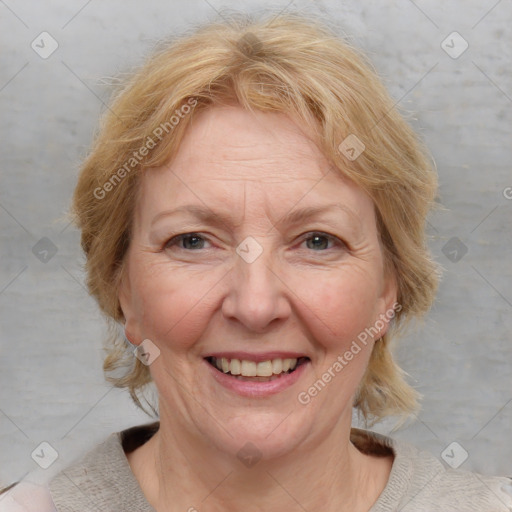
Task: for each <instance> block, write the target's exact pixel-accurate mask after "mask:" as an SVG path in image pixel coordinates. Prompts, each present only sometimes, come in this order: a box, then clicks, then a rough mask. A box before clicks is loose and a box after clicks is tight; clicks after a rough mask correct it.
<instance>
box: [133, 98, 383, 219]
mask: <svg viewBox="0 0 512 512" xmlns="http://www.w3.org/2000/svg"><path fill="white" fill-rule="evenodd" d="M141 188H142V198H141V203H142V204H141V205H140V206H141V207H142V208H143V209H144V210H147V209H150V210H155V209H158V208H164V207H169V205H170V203H172V205H173V206H179V204H180V203H185V202H186V203H190V202H191V201H195V202H198V203H205V204H208V205H209V206H212V207H216V206H223V207H224V208H226V203H227V204H228V205H232V206H233V207H236V206H237V205H238V203H240V202H241V201H242V199H241V198H242V197H243V202H244V205H247V200H248V196H250V197H251V198H252V199H253V201H252V202H253V205H254V206H255V207H258V206H260V207H261V208H263V209H265V210H268V211H273V210H276V208H277V209H279V206H280V205H281V206H282V207H283V208H287V209H289V208H290V207H291V206H293V204H295V203H297V201H301V203H302V204H301V206H310V205H318V204H321V203H322V202H326V201H329V202H331V203H332V202H336V201H340V203H343V204H348V205H349V206H351V207H352V209H354V210H356V213H358V211H362V210H368V208H369V209H371V210H372V211H373V205H372V203H371V200H370V199H369V197H368V196H367V195H366V194H365V193H364V192H363V191H362V190H361V189H360V188H359V187H357V186H356V185H355V184H353V183H352V182H350V181H348V179H346V178H343V177H342V176H341V175H340V173H339V171H336V170H334V169H333V167H332V166H331V165H330V164H329V162H328V161H327V159H326V158H325V156H324V155H323V154H322V152H321V151H320V150H319V148H318V147H317V146H316V145H315V143H314V142H313V141H312V140H311V138H310V137H308V135H307V134H306V133H305V132H304V131H303V130H301V128H300V127H299V126H298V125H297V124H296V123H295V122H293V121H292V120H291V119H290V118H289V117H288V116H286V115H285V114H282V113H267V112H265V113H264V112H259V111H256V112H249V111H247V110H244V109H242V108H240V107H231V106H229V107H214V108H211V109H208V110H206V111H203V112H201V113H200V114H199V115H198V116H197V117H196V118H195V119H194V120H193V122H192V124H191V125H190V126H189V128H188V130H187V132H186V134H185V136H184V138H183V139H182V142H181V145H180V148H179V150H178V152H177V154H176V155H175V157H174V159H173V160H172V161H171V162H169V163H168V164H167V165H164V166H162V167H160V168H156V169H150V170H148V171H147V172H146V173H145V174H144V175H143V178H142V187H141ZM306 198H307V200H306ZM249 202H250V201H249ZM272 203H273V204H272ZM249 206H250V205H249ZM276 213H278V212H277V211H276Z"/></svg>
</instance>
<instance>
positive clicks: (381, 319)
mask: <svg viewBox="0 0 512 512" xmlns="http://www.w3.org/2000/svg"><path fill="white" fill-rule="evenodd" d="M397 296H398V285H397V281H396V277H395V274H394V273H393V272H386V275H385V276H384V279H383V283H382V289H381V293H380V296H379V298H378V300H377V311H376V313H377V314H376V318H375V327H376V329H378V335H377V336H376V339H379V338H382V336H384V334H386V332H387V331H388V329H389V323H390V321H391V320H392V319H393V318H394V317H395V315H396V312H397V311H400V309H402V306H401V305H400V304H398V302H397Z"/></svg>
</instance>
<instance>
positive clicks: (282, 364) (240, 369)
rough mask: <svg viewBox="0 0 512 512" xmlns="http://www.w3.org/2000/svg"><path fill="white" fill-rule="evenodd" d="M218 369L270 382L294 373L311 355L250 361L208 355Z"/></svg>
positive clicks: (246, 379) (207, 359)
mask: <svg viewBox="0 0 512 512" xmlns="http://www.w3.org/2000/svg"><path fill="white" fill-rule="evenodd" d="M205 359H206V361H208V363H210V364H211V365H212V366H213V367H214V368H215V369H216V370H218V371H219V372H221V373H224V374H226V375H230V376H232V377H233V378H236V379H238V380H242V381H250V382H269V381H272V380H275V379H279V378H280V377H282V376H283V375H287V374H289V373H293V372H294V371H295V370H296V369H297V368H298V367H299V366H301V365H303V364H305V363H307V362H308V361H310V359H309V357H300V358H298V359H295V358H294V359H280V358H276V359H269V360H268V361H260V362H255V361H249V360H245V359H227V358H225V357H221V358H216V357H206V358H205Z"/></svg>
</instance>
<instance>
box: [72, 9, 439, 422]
mask: <svg viewBox="0 0 512 512" xmlns="http://www.w3.org/2000/svg"><path fill="white" fill-rule="evenodd" d="M227 103H236V104H238V105H240V106H241V107H243V108H245V109H248V110H259V111H272V112H282V113H285V114H287V115H289V116H290V117H292V118H293V119H295V120H296V121H297V122H300V123H301V126H303V127H304V128H305V129H306V130H307V132H308V133H309V134H311V136H312V137H313V138H314V139H315V142H316V143H317V144H318V146H319V148H320V149H321V150H322V151H323V153H324V154H325V156H326V157H327V158H328V159H329V160H330V162H331V163H332V165H333V167H334V168H335V169H337V170H338V171H339V172H340V174H343V175H344V176H346V177H348V178H349V179H351V180H352V181H353V182H355V183H356V184H358V185H359V186H360V187H362V188H363V189H364V190H365V191H366V192H367V193H368V194H369V195H370V197H371V198H372V200H373V202H374V204H375V208H376V215H377V224H378V229H379V233H380V238H381V245H382V248H383V254H384V261H385V264H386V271H387V272H393V273H394V276H395V278H396V282H397V287H398V297H397V301H398V303H399V304H400V306H401V308H400V310H399V311H397V313H396V316H395V318H394V319H393V326H392V328H393V329H392V330H390V331H388V333H387V334H386V335H385V336H384V337H382V338H381V339H380V340H378V341H377V342H376V343H375V346H374V348H373V352H372V354H371V358H370V361H369V365H368V369H367V371H366V374H365V376H364V378H363V380H362V382H361V384H360V387H359V390H358V393H357V396H356V399H355V404H354V405H355V407H357V408H358V409H359V411H360V412H361V413H362V414H363V416H364V417H365V418H367V419H372V418H373V419H379V418H383V417H385V416H388V415H396V414H398V415H407V414H409V413H410V412H412V411H414V410H415V408H416V406H417V395H416V392H415V391H414V390H413V389H412V388H411V387H410V386H409V385H408V384H407V383H406V382H405V380H404V378H403V374H402V371H401V370H400V369H399V368H398V366H397V365H396V364H395V362H394V361H393V358H392V356H391V352H390V350H389V340H390V338H391V335H392V333H393V332H395V333H396V331H397V328H398V327H400V326H401V325H403V324H404V321H405V320H408V319H410V318H413V317H420V316H421V315H422V314H424V313H425V312H426V311H427V310H428V309H429V308H430V306H431V303H432V301H433V298H434V294H435V290H436V286H437V279H438V276H437V268H436V266H435V264H434V263H433V261H432V260H431V258H430V255H429V252H428V250H427V247H426V244H425V231H424V230H425V220H426V215H427V213H428V211H429V209H430V208H431V206H432V202H433V199H434V196H435V193H436V189H437V180H436V174H435V172H434V169H433V166H432V163H431V161H430V159H429V158H428V156H427V154H426V152H425V150H424V149H423V147H422V145H421V144H420V142H419V141H418V138H417V136H416V135H415V133H414V132H413V130H412V129H411V128H410V126H409V125H408V124H407V122H406V121H405V120H404V119H403V117H402V116H401V115H400V114H399V113H398V112H397V110H396V109H395V105H394V103H393V100H392V99H391V98H390V96H389V95H388V93H387V92H386V90H385V88H384V86H383V85H382V83H381V81H380V80H379V78H378V76H377V74H376V73H375V72H374V71H373V70H372V68H371V66H370V65H369V64H368V63H367V62H366V61H365V58H364V57H363V56H362V55H360V54H359V53H358V52H357V51H356V50H354V49H353V48H351V47H350V45H349V44H348V43H347V42H345V41H344V40H343V39H341V38H340V37H339V36H336V35H335V34H334V33H332V32H331V31H330V30H329V29H328V28H326V27H325V26H324V25H323V24H321V23H318V22H313V21H310V20H307V21H306V20H304V19H301V18H300V17H298V16H296V15H286V16H280V17H278V18H276V19H273V20H271V21H269V20H260V21H257V22H254V21H251V20H249V19H243V20H240V19H238V20H232V21H231V22H230V23H216V24H208V25H207V26H204V27H201V28H199V29H197V30H195V31H194V32H193V33H191V34H189V35H187V36H185V37H181V38H179V39H177V40H175V41H173V42H171V43H170V44H167V45H166V46H164V47H162V48H161V49H160V50H158V51H157V52H155V54H154V55H153V56H152V57H151V58H150V59H149V60H148V61H147V62H146V64H145V65H144V66H143V67H142V68H141V69H140V70H139V71H138V72H136V73H135V74H134V75H133V76H132V77H131V79H130V80H129V81H128V83H127V84H126V86H125V87H124V89H123V90H121V91H120V92H119V94H118V95H117V97H115V98H114V100H113V102H112V104H111V106H110V108H109V109H108V111H107V112H106V113H105V115H104V117H103V120H102V126H101V130H100V132H99V134H98V136H97V138H96V140H95V143H94V146H93V148H92V151H91V153H90V154H89V156H88V158H87V159H86V160H85V162H84V164H83V167H82V169H81V172H80V176H79V180H78V184H77V187H76V189H75V193H74V198H73V212H74V214H75V217H76V222H77V225H78V227H79V228H80V229H81V231H82V234H81V244H82V248H83V250H84V251H85V254H86V257H87V261H86V271H87V285H88V288H89V291H90V293H91V294H92V295H93V296H94V297H95V298H96V300H97V302H98V304H99V306H100V308H101V310H102V311H103V312H104V313H105V315H106V316H107V317H108V318H109V319H111V320H113V322H111V327H112V325H113V324H115V325H117V324H120V323H122V322H123V320H124V318H123V312H122V310H121V307H120V304H119V300H118V287H119V283H120V279H121V275H122V272H123V263H124V256H125V254H126V250H127V248H128V246H129V243H130V230H131V225H132V219H133V210H134V204H135V200H136V191H137V187H138V182H139V178H140V175H141V173H142V172H143V171H144V170H145V169H147V168H150V167H158V166H161V165H163V164H164V163H166V162H168V161H169V160H170V158H172V157H173V155H175V154H176V152H177V151H178V149H179V146H180V140H181V139H182V137H183V135H184V133H185V131H186V129H187V127H188V126H189V124H190V122H191V119H192V118H193V117H194V115H196V114H197V113H198V112H200V111H202V110H204V109H207V108H210V107H212V106H214V105H221V104H227ZM187 104H188V105H193V111H192V112H189V113H187V115H181V116H179V117H180V119H179V122H178V123H175V122H174V121H173V122H171V121H170V119H171V118H172V117H173V116H175V117H176V115H178V114H179V113H180V112H181V113H182V112H183V110H182V109H183V105H187ZM189 110H190V109H189ZM187 112H188V111H187ZM158 130H160V131H158ZM164 131H165V133H164ZM160 132H162V134H163V135H164V136H162V137H156V136H155V133H158V134H160ZM349 135H355V136H356V137H357V139H358V140H360V141H362V142H363V144H364V145H365V149H364V151H363V152H362V153H361V154H360V155H359V157H358V158H356V159H354V160H352V159H350V158H347V155H346V154H344V153H343V152H342V151H340V149H339V146H340V143H342V142H343V141H344V140H345V139H346V137H347V136H349ZM150 139H151V141H153V142H155V144H151V143H150ZM156 139H158V140H156ZM148 146H151V149H150V150H148V151H142V150H141V148H143V147H148ZM141 153H144V154H143V155H141ZM135 154H136V158H134V155H135ZM122 169H124V171H122ZM108 183H110V185H108ZM119 334H120V333H119V329H116V328H113V329H112V331H111V336H110V337H109V344H108V353H107V357H106V359H105V363H104V369H105V371H106V372H107V373H108V374H111V373H112V371H113V370H118V369H119V368H124V369H125V370H124V374H123V375H121V376H119V375H117V376H116V377H113V376H111V375H110V377H109V379H110V380H111V381H112V382H114V384H115V385H116V386H119V387H128V389H129V390H130V394H131V395H132V397H133V398H134V400H135V402H136V403H137V404H138V405H141V404H140V402H139V398H138V392H139V391H140V390H141V389H142V388H143V387H144V386H145V385H146V384H147V383H149V382H150V374H149V371H148V369H147V367H146V366H144V365H143V364H142V363H141V362H140V361H138V360H137V359H136V358H134V357H133V355H132V354H131V350H129V347H128V345H127V343H126V341H125V340H124V339H123V337H122V336H120V335H119ZM117 373H118V372H117Z"/></svg>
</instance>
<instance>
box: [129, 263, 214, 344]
mask: <svg viewBox="0 0 512 512" xmlns="http://www.w3.org/2000/svg"><path fill="white" fill-rule="evenodd" d="M212 274H213V273H212V272H210V273H209V274H207V275H205V274H202V275H201V276H198V275H192V273H190V272H186V271H183V269H171V268H168V267H166V268H163V267H162V268H161V269H160V268H158V266H153V267H146V269H145V271H142V272H141V273H140V275H139V278H138V279H137V280H136V287H135V289H136V297H137V305H136V307H137V308H138V311H139V313H138V322H139V325H140V327H141V331H142V332H143V334H144V336H145V337H147V338H149V339H151V340H152V341H154V342H155V343H156V344H157V345H159V346H160V348H164V347H167V348H171V347H172V349H173V350H175V351H179V350H180V349H186V348H187V347H189V346H190V345H191V344H193V343H194V341H195V340H196V339H197V337H198V336H199V335H200V334H201V333H202V332H203V331H204V329H205V327H206V325H207V323H208V320H209V316H210V313H211V309H212V307H213V296H214V293H215V283H216V281H217V280H218V279H217V280H216V279H215V277H214V276H213V275H212Z"/></svg>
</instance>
